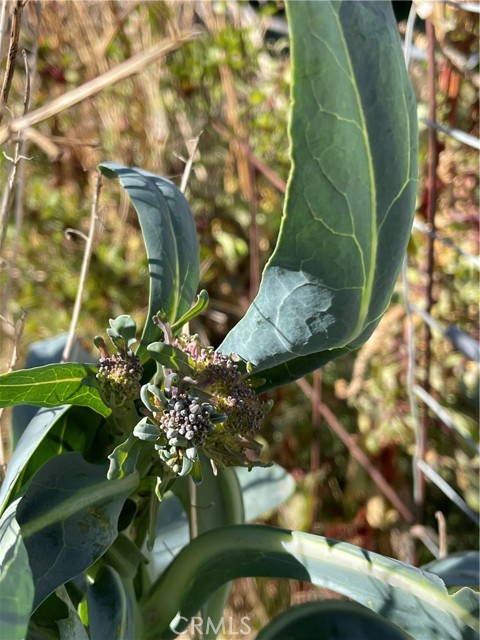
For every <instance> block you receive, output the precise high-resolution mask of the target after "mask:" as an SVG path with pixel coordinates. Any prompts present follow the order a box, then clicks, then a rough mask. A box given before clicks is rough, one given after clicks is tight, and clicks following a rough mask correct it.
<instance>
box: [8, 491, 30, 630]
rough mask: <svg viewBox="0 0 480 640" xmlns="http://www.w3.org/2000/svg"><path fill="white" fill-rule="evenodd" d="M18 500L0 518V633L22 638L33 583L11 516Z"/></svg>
mask: <svg viewBox="0 0 480 640" xmlns="http://www.w3.org/2000/svg"><path fill="white" fill-rule="evenodd" d="M17 506H18V502H15V503H13V504H11V505H10V507H9V508H8V509H7V510H6V511H5V513H4V514H3V516H2V519H1V520H0V567H1V572H0V636H1V637H2V638H5V639H7V638H8V640H23V639H24V638H25V634H26V631H27V626H28V619H29V616H30V611H31V607H32V603H33V596H34V584H33V576H32V571H31V569H30V564H29V562H28V554H27V550H26V549H25V545H24V542H23V540H22V537H21V536H20V527H19V525H18V522H17V520H16V518H15V511H16V508H17Z"/></svg>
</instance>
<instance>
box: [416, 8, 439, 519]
mask: <svg viewBox="0 0 480 640" xmlns="http://www.w3.org/2000/svg"><path fill="white" fill-rule="evenodd" d="M426 32H427V41H428V79H427V82H428V93H429V98H428V103H429V118H430V120H432V121H434V122H435V121H436V111H437V104H436V97H435V90H436V87H435V30H434V26H433V23H432V22H431V20H427V21H426ZM437 164H438V146H437V132H436V131H435V129H433V128H430V129H429V131H428V203H427V222H428V225H429V229H430V231H431V232H432V233H433V234H434V233H435V209H436V206H437ZM427 242H428V245H427V270H426V275H427V286H426V292H425V295H426V309H425V310H426V312H427V313H428V314H431V309H432V307H433V305H434V302H435V300H434V297H433V284H434V275H433V271H434V266H435V253H434V249H435V242H434V238H433V237H432V236H428V240H427ZM431 343H432V331H431V328H430V326H429V325H428V324H426V325H425V365H424V370H425V381H424V389H425V391H426V392H427V393H430V388H431V385H430V368H431V360H432V344H431ZM429 424H430V415H429V411H428V408H427V407H426V406H425V408H424V412H423V416H422V424H421V428H420V433H419V440H418V442H417V452H416V455H417V458H418V460H424V459H425V455H426V452H427V439H428V429H429ZM425 497H426V480H425V477H424V475H423V473H422V472H421V470H420V469H418V467H417V469H416V474H415V496H414V499H415V504H416V507H417V509H418V515H419V518H420V519H421V515H422V513H423V511H424V509H425Z"/></svg>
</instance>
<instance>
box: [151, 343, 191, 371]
mask: <svg viewBox="0 0 480 640" xmlns="http://www.w3.org/2000/svg"><path fill="white" fill-rule="evenodd" d="M147 352H148V355H149V356H150V357H151V358H152V360H155V362H158V363H160V364H161V365H162V366H164V367H167V368H169V369H172V371H180V373H183V375H185V376H191V375H193V373H194V369H193V367H192V366H191V365H190V363H189V361H188V356H187V354H186V353H185V352H184V351H182V350H181V349H179V348H178V347H175V346H174V345H173V344H167V343H165V342H153V343H152V344H149V345H148V346H147Z"/></svg>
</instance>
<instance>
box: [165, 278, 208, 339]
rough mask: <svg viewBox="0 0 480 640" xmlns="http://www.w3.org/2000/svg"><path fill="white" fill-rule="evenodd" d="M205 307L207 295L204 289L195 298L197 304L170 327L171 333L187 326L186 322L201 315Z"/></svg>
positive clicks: (206, 305)
mask: <svg viewBox="0 0 480 640" xmlns="http://www.w3.org/2000/svg"><path fill="white" fill-rule="evenodd" d="M207 307H208V293H207V292H206V291H205V289H202V290H201V291H200V293H199V294H198V296H197V302H196V303H195V304H194V306H193V307H192V308H191V309H190V310H189V311H187V313H186V314H185V315H184V316H182V317H181V318H180V320H177V321H176V322H175V324H174V325H173V326H172V333H173V334H176V333H177V332H178V331H180V329H181V328H182V327H183V326H184V325H185V324H187V322H190V321H191V320H193V319H194V318H196V317H197V316H199V315H200V314H201V313H203V312H204V311H205V309H206V308H207Z"/></svg>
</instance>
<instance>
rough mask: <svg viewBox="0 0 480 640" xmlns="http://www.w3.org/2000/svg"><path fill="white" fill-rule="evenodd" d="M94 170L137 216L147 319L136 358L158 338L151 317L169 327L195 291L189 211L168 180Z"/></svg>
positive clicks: (106, 165) (110, 167)
mask: <svg viewBox="0 0 480 640" xmlns="http://www.w3.org/2000/svg"><path fill="white" fill-rule="evenodd" d="M99 169H100V171H101V172H102V173H103V174H104V175H106V176H107V177H108V178H113V177H117V178H118V179H119V180H120V183H121V185H122V186H123V187H124V188H125V189H126V191H127V193H128V195H129V196H130V198H131V200H132V202H133V205H134V207H135V210H136V212H137V214H138V219H139V222H140V227H141V229H142V234H143V240H144V242H145V247H146V250H147V258H148V266H149V272H150V297H149V303H148V315H147V321H146V324H145V327H144V330H143V335H142V340H141V344H140V346H139V348H138V350H137V355H138V357H140V358H141V359H142V360H144V358H145V356H146V346H147V344H149V343H151V342H154V341H155V340H158V339H159V338H160V337H161V335H160V334H161V332H160V329H159V327H157V326H156V325H155V324H154V323H153V321H152V318H153V316H154V315H155V314H156V313H157V312H158V311H159V310H162V311H163V312H165V314H166V317H167V320H168V322H169V323H170V324H171V325H173V324H174V323H175V322H176V320H178V318H180V317H182V316H183V315H184V314H185V313H186V312H187V311H188V309H189V308H190V305H191V303H192V300H193V297H194V295H195V292H196V291H197V288H198V279H199V270H200V260H199V248H198V241H197V235H196V229H195V223H194V220H193V216H192V212H191V211H190V207H189V206H188V203H187V201H186V200H185V197H184V196H183V194H182V193H181V192H180V190H179V189H178V188H177V187H176V186H175V185H174V184H173V183H172V182H170V181H169V180H166V179H165V178H161V177H160V176H157V175H155V174H153V173H149V172H148V171H144V170H143V169H137V168H130V167H124V166H122V165H120V164H117V163H116V162H103V163H102V164H100V165H99Z"/></svg>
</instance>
